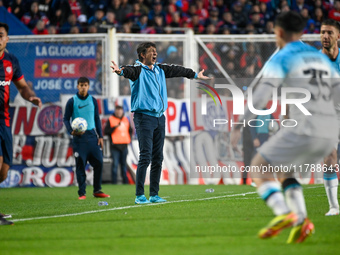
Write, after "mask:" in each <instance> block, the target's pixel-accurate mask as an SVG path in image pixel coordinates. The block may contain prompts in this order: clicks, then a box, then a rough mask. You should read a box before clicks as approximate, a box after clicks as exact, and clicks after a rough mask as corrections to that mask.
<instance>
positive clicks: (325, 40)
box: [320, 25, 340, 50]
mask: <svg viewBox="0 0 340 255" xmlns="http://www.w3.org/2000/svg"><path fill="white" fill-rule="evenodd" d="M320 30H321V31H320V37H321V44H322V47H323V48H325V49H328V50H329V49H332V48H334V47H338V40H339V36H340V34H339V31H338V30H337V29H336V28H335V27H333V26H329V25H322V26H321V29H320Z"/></svg>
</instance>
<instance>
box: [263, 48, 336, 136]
mask: <svg viewBox="0 0 340 255" xmlns="http://www.w3.org/2000/svg"><path fill="white" fill-rule="evenodd" d="M268 69H269V70H270V72H269V71H267V72H265V75H266V77H267V78H269V77H270V76H271V78H276V77H277V81H276V82H274V83H275V86H282V87H288V88H294V89H297V88H302V89H305V90H306V92H307V94H309V93H308V91H309V92H310V96H311V98H310V99H309V100H308V101H307V102H305V103H303V104H302V105H303V107H304V108H305V109H306V110H307V111H308V112H309V113H310V114H311V115H307V114H306V112H303V111H302V110H301V109H299V107H297V106H296V105H295V104H293V102H298V100H299V99H300V100H301V99H302V98H305V97H306V94H304V93H301V92H296V93H287V94H286V96H285V97H286V98H287V99H289V100H291V102H292V104H289V118H290V119H294V120H296V121H297V123H298V125H297V127H296V128H294V131H295V132H297V133H299V134H304V135H311V136H319V137H320V136H321V137H328V138H329V137H334V134H335V133H337V130H338V129H337V123H336V112H335V109H334V103H333V92H332V85H333V83H334V81H335V78H338V77H339V76H338V73H337V72H336V70H335V69H334V67H333V66H332V63H331V62H330V60H329V59H328V58H327V57H326V56H325V55H324V54H322V53H320V52H318V50H316V49H315V48H313V47H311V46H309V45H306V44H304V43H302V42H300V41H296V42H291V43H288V44H287V45H286V46H285V47H284V48H283V49H282V50H281V51H280V52H279V53H278V54H277V55H276V56H274V57H273V59H272V61H270V63H269V68H268ZM288 90H289V89H288ZM292 90H293V89H292ZM282 96H284V95H282ZM281 99H282V98H281ZM294 99H296V100H294ZM300 108H301V107H300Z"/></svg>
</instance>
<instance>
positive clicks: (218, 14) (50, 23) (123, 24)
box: [0, 0, 340, 34]
mask: <svg viewBox="0 0 340 255" xmlns="http://www.w3.org/2000/svg"><path fill="white" fill-rule="evenodd" d="M0 5H3V6H5V8H7V10H8V12H10V13H12V14H13V15H15V16H16V17H17V18H18V19H19V20H21V21H22V22H23V23H24V24H25V25H26V26H27V27H28V28H29V29H31V30H32V32H33V33H34V34H55V33H57V34H58V33H59V34H65V33H100V32H106V31H107V28H109V27H112V26H114V27H116V28H117V31H118V32H122V33H146V34H160V33H183V32H184V31H185V29H187V28H191V29H193V30H194V31H195V33H196V34H263V33H265V34H270V33H273V20H274V18H275V16H276V15H277V14H278V13H280V12H283V11H287V10H295V11H297V12H299V13H301V15H302V16H303V17H304V18H305V19H306V21H307V26H306V28H305V30H304V32H305V33H319V30H320V24H321V22H322V20H323V19H325V18H332V19H335V20H338V21H340V0H248V1H247V0H166V1H161V0H0Z"/></svg>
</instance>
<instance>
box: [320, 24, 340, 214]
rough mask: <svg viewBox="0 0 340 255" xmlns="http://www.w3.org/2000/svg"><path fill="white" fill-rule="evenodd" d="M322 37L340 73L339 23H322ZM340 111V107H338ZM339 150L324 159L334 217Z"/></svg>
mask: <svg viewBox="0 0 340 255" xmlns="http://www.w3.org/2000/svg"><path fill="white" fill-rule="evenodd" d="M320 37H321V44H322V50H321V52H322V53H324V54H326V55H327V56H328V57H329V59H330V60H331V61H332V63H333V65H334V67H335V69H336V70H338V71H339V72H340V54H339V48H338V40H339V38H340V25H339V23H338V22H337V21H335V20H332V19H327V20H325V21H323V22H322V23H321V29H320ZM336 108H337V110H340V107H339V106H338V107H336ZM337 149H338V143H336V146H335V148H333V151H332V153H331V154H330V155H328V156H327V157H325V158H324V164H325V165H326V166H327V168H328V171H327V172H324V175H323V179H324V185H325V189H326V194H327V198H328V203H329V211H328V212H327V213H326V214H325V215H326V216H333V215H338V214H339V202H338V185H339V180H338V176H337V174H336V165H337V161H338V159H337Z"/></svg>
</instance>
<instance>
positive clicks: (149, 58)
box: [142, 47, 157, 66]
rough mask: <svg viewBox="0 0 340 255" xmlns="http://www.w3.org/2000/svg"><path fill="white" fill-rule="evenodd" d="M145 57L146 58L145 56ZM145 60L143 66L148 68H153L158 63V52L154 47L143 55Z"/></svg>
mask: <svg viewBox="0 0 340 255" xmlns="http://www.w3.org/2000/svg"><path fill="white" fill-rule="evenodd" d="M143 55H144V56H143ZM142 57H144V59H143V64H144V65H147V66H152V65H154V64H155V63H156V59H157V50H156V48H154V47H149V48H148V49H147V50H146V53H145V54H142Z"/></svg>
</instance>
